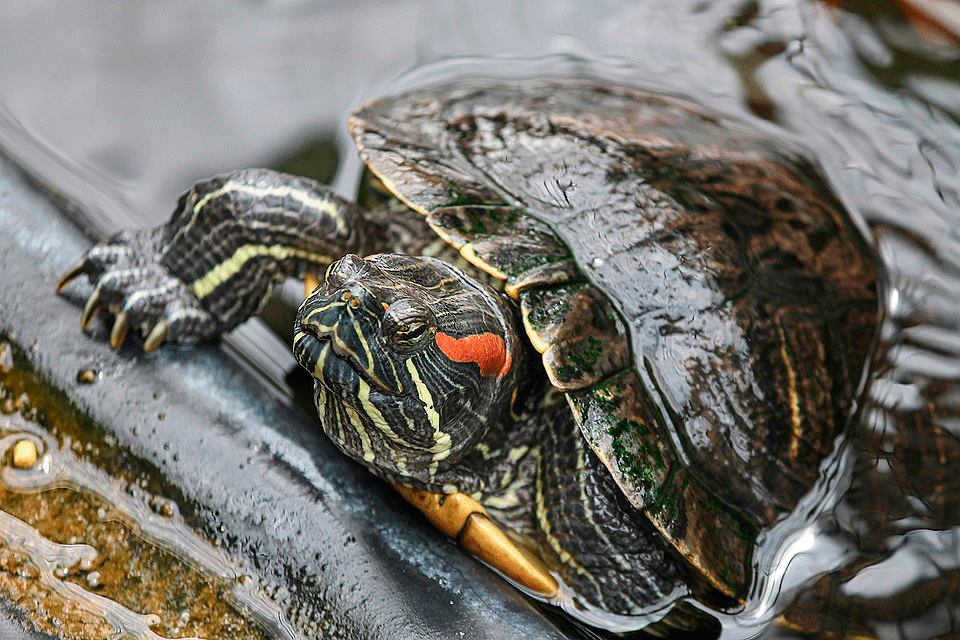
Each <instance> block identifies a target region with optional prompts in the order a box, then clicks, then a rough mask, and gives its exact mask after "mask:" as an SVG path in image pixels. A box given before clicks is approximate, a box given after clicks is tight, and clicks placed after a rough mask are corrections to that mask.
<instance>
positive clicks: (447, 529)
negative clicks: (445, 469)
mask: <svg viewBox="0 0 960 640" xmlns="http://www.w3.org/2000/svg"><path fill="white" fill-rule="evenodd" d="M393 487H394V488H395V489H396V490H397V491H398V492H399V493H400V495H401V496H403V497H404V499H406V500H407V502H409V503H410V504H412V505H413V506H415V507H416V508H417V509H420V511H422V512H423V514H424V515H425V516H427V520H429V521H430V523H431V524H432V525H433V526H435V527H436V528H437V529H439V530H440V531H442V532H443V533H445V534H446V535H448V536H450V537H451V538H455V539H456V540H457V542H458V543H459V544H460V546H461V547H463V548H464V549H466V550H467V551H468V552H470V553H472V554H473V555H475V556H476V557H478V558H480V559H481V560H483V561H484V562H485V563H487V564H488V565H490V566H491V567H493V568H494V569H497V570H498V571H500V572H501V573H502V574H504V575H505V576H507V578H509V579H510V580H513V581H514V582H516V583H517V584H519V585H521V586H523V587H525V588H527V589H529V590H530V591H532V592H534V593H536V594H538V595H541V596H543V597H545V598H552V597H554V596H555V595H557V591H558V590H559V586H558V584H557V581H556V579H554V577H553V576H551V575H550V573H549V572H548V571H547V570H546V568H545V567H543V566H542V565H541V564H540V563H539V562H537V561H536V559H535V558H531V557H530V555H528V554H527V553H525V552H524V551H523V550H522V549H520V547H518V546H517V545H516V544H515V543H514V542H513V541H512V540H510V538H508V537H507V534H505V533H504V532H503V530H502V529H500V527H499V526H497V525H496V523H494V522H493V520H491V519H490V517H489V515H488V514H487V510H486V509H484V508H483V505H481V504H480V503H479V502H477V501H476V500H474V499H473V498H471V497H470V496H468V495H466V494H464V493H451V494H443V493H431V492H429V491H424V490H422V489H410V488H409V487H401V486H398V485H393Z"/></svg>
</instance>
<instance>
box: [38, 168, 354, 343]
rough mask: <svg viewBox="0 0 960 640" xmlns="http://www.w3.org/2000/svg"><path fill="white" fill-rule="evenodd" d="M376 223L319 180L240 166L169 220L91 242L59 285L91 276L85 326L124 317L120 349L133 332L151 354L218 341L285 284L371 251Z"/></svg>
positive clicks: (207, 183)
mask: <svg viewBox="0 0 960 640" xmlns="http://www.w3.org/2000/svg"><path fill="white" fill-rule="evenodd" d="M368 229H369V225H367V224H365V223H363V222H362V218H361V217H360V213H359V211H358V210H357V209H356V207H355V206H354V205H352V204H351V203H349V202H346V201H344V200H342V199H340V198H339V197H337V196H336V195H334V194H333V193H332V192H330V190H329V189H327V188H326V187H325V186H323V185H320V184H318V183H316V182H314V181H312V180H308V179H305V178H298V177H295V176H289V175H285V174H280V173H277V172H274V171H269V170H265V169H247V170H242V171H235V172H232V173H228V174H223V175H220V176H215V177H213V178H210V179H208V180H203V181H200V182H198V183H196V184H195V185H194V186H193V187H192V188H191V189H190V190H189V191H187V192H186V193H184V194H183V196H181V198H180V200H179V203H178V205H177V207H176V209H175V210H174V213H173V216H172V217H171V219H170V221H169V222H167V223H166V224H164V225H161V226H160V227H158V228H156V229H150V230H141V231H135V232H131V231H123V232H120V233H118V234H116V235H115V236H113V237H112V238H110V239H109V240H107V241H106V242H103V243H100V244H98V245H96V246H94V247H92V248H91V249H90V250H89V251H88V252H87V253H86V255H85V256H84V257H83V258H82V259H81V260H80V262H78V263H77V264H76V265H74V267H72V268H71V269H69V270H68V271H67V272H66V273H65V274H64V275H63V277H61V279H60V281H59V282H58V283H57V290H58V291H60V290H61V289H62V288H63V287H65V286H67V285H68V284H69V283H70V282H71V281H72V280H74V279H75V278H77V277H79V276H81V275H86V276H87V277H88V278H89V279H90V280H91V282H93V284H94V290H93V293H92V294H91V296H90V298H89V299H88V301H87V304H86V306H85V308H84V313H83V316H82V320H81V323H82V325H83V327H84V328H86V327H87V325H89V323H90V322H91V321H92V319H93V317H94V316H96V315H98V314H99V313H100V312H101V311H109V312H111V313H114V314H116V319H115V321H114V324H113V330H112V331H111V344H112V345H113V346H114V347H118V346H119V345H120V344H122V343H123V341H124V339H125V338H126V336H127V334H128V333H129V331H130V330H132V329H134V330H138V331H139V332H141V333H142V334H143V335H144V337H145V338H146V340H145V343H144V347H145V349H146V350H148V351H149V350H152V349H155V348H156V347H158V346H159V345H160V344H161V343H163V342H199V341H204V340H210V339H213V338H216V337H217V336H219V335H220V334H221V333H223V332H225V331H228V330H230V329H232V328H233V327H235V326H236V325H238V324H240V323H241V322H243V321H244V320H246V319H247V318H249V317H250V316H252V315H253V314H255V313H256V312H257V311H258V310H259V308H260V307H261V306H262V304H263V302H264V301H265V300H266V298H267V297H268V296H269V294H270V292H271V290H272V288H273V285H274V284H276V283H277V282H279V281H281V280H283V279H284V278H286V277H291V276H293V277H302V276H303V275H304V274H305V273H306V272H307V271H322V270H323V269H324V268H326V266H327V265H328V264H329V263H330V262H331V261H332V260H333V259H335V258H337V257H339V256H340V255H342V254H344V253H347V252H354V251H364V250H365V249H366V248H367V247H366V244H365V242H366V235H367V232H368Z"/></svg>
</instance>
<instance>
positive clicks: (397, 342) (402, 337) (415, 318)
mask: <svg viewBox="0 0 960 640" xmlns="http://www.w3.org/2000/svg"><path fill="white" fill-rule="evenodd" d="M431 326H432V325H431V323H430V320H429V318H428V316H427V313H426V312H425V310H423V309H421V308H420V305H417V304H413V303H410V302H406V301H401V302H397V303H394V304H392V305H390V307H389V308H388V309H387V311H386V313H385V314H384V316H383V325H382V328H381V333H382V334H383V337H384V338H386V340H387V341H388V342H389V343H390V344H391V345H392V346H394V347H396V348H398V349H401V350H405V349H412V348H414V347H416V346H417V345H419V344H420V343H421V342H423V339H424V338H425V337H426V336H427V334H429V333H430V329H431Z"/></svg>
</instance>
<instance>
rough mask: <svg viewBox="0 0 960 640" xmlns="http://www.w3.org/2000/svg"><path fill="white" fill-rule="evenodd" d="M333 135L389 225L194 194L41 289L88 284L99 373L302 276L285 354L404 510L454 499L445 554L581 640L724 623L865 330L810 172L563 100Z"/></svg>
mask: <svg viewBox="0 0 960 640" xmlns="http://www.w3.org/2000/svg"><path fill="white" fill-rule="evenodd" d="M351 130H352V132H353V135H354V137H355V138H356V141H357V144H358V146H359V148H360V153H361V155H362V157H363V159H364V161H365V162H366V163H367V165H368V167H369V169H370V171H371V172H372V174H373V175H374V176H376V178H379V181H380V182H381V183H382V185H383V186H385V187H386V190H387V191H388V192H389V193H390V194H392V196H393V197H394V198H395V199H394V200H390V201H388V202H386V203H385V204H383V205H382V206H380V207H378V208H374V209H371V210H369V211H361V210H360V209H359V208H357V207H355V206H354V205H352V204H350V203H348V202H345V201H344V200H342V199H340V198H338V197H337V196H335V195H333V194H332V193H331V192H330V191H329V190H328V189H327V188H325V187H323V186H322V185H319V184H316V183H314V182H312V181H310V180H306V179H303V178H296V177H292V176H287V175H281V174H277V173H274V172H271V171H266V170H246V171H237V172H234V173H229V174H226V175H222V176H218V177H215V178H212V179H209V180H205V181H202V182H199V183H197V184H196V185H195V186H194V187H193V188H192V189H191V190H190V191H188V192H187V193H186V194H184V195H183V197H182V198H181V199H180V201H179V204H178V206H177V209H176V211H175V212H174V214H173V217H172V219H171V220H170V221H169V222H168V223H167V224H165V225H163V226H161V227H159V228H157V229H155V230H149V231H140V232H135V233H130V232H124V233H121V234H119V235H117V236H115V237H114V238H112V239H110V240H109V241H107V242H106V243H103V244H101V245H98V246H96V247H94V248H92V249H91V250H90V251H89V252H88V253H87V255H86V256H85V257H84V259H83V260H82V261H81V262H80V263H79V264H78V265H77V266H76V267H75V268H74V269H72V270H70V271H69V272H68V273H67V274H65V275H64V277H63V278H62V280H61V284H60V286H62V285H63V284H64V283H66V282H68V281H70V280H71V279H73V278H74V277H76V276H77V275H79V274H81V273H84V274H87V275H88V276H90V277H91V278H92V279H93V280H95V281H96V287H95V289H94V292H93V294H92V295H91V297H90V299H89V302H88V304H87V306H86V308H85V309H84V313H83V320H82V321H83V324H84V326H86V325H87V323H88V322H89V321H90V319H91V318H92V317H93V316H94V315H95V314H96V313H97V312H98V310H100V309H104V308H105V309H108V310H109V311H111V312H113V313H116V320H115V323H114V326H113V331H112V334H111V341H112V342H113V344H114V345H115V346H118V345H119V344H120V343H121V342H123V340H124V337H125V336H126V334H127V332H128V330H129V329H130V328H131V327H134V328H137V329H139V330H140V331H141V332H142V333H143V335H144V336H146V341H145V345H144V346H145V347H146V348H147V349H148V350H150V349H154V348H156V347H157V346H158V345H159V344H160V343H161V342H163V341H164V340H167V341H177V342H190V341H196V340H201V339H208V338H214V337H215V336H217V335H219V334H220V333H221V332H223V331H226V330H229V329H231V328H232V327H234V326H235V325H237V324H238V323H239V322H241V321H242V320H243V319H245V318H247V317H248V316H249V315H251V314H252V313H254V312H256V310H257V309H258V308H259V307H260V306H261V304H262V303H263V301H264V299H265V298H266V296H267V295H268V294H269V292H270V289H271V286H272V285H273V284H274V283H275V282H276V281H278V280H280V279H282V278H284V277H286V276H290V275H298V276H302V275H303V274H304V273H306V272H312V271H315V272H318V273H319V272H323V271H324V270H325V276H324V277H323V279H322V282H321V283H320V285H319V286H318V287H317V289H316V290H315V291H313V293H312V294H310V295H309V296H308V298H307V299H306V301H305V302H304V303H303V306H302V307H301V309H300V311H299V314H298V318H297V322H296V328H295V334H296V335H295V339H294V352H295V354H296V356H297V359H298V360H299V361H300V363H301V364H302V365H303V366H304V367H305V368H306V369H307V371H309V372H310V373H311V374H312V375H313V376H314V377H315V378H316V382H315V399H316V405H317V409H318V411H319V414H320V421H321V424H322V425H323V429H324V431H326V433H327V435H329V437H330V438H331V439H332V440H333V441H334V442H335V443H336V444H337V445H338V446H339V447H340V448H341V449H342V450H343V451H344V452H346V453H347V454H348V455H349V456H351V457H353V458H354V459H356V460H358V461H360V462H361V463H362V464H364V465H367V466H368V467H369V468H370V469H371V470H372V471H373V472H374V473H376V474H378V475H380V476H381V477H383V478H385V479H387V480H389V481H390V482H392V483H394V484H396V485H398V486H401V487H407V488H408V490H406V493H407V494H408V495H409V496H410V497H412V499H413V500H414V501H420V502H423V501H429V496H430V495H438V494H439V495H455V496H457V497H458V499H463V500H466V503H467V506H466V507H463V502H462V501H461V502H457V501H455V500H452V499H451V500H449V501H444V500H438V501H435V502H436V503H438V504H443V503H445V502H450V503H454V502H455V503H456V504H458V505H460V506H459V507H458V508H460V509H465V510H466V512H467V513H469V512H470V511H472V510H482V509H481V507H479V506H477V507H475V508H474V507H472V506H471V505H473V504H475V503H473V502H471V501H470V500H469V499H467V498H465V497H464V496H463V494H466V495H467V496H470V497H472V498H473V499H474V500H476V501H477V502H479V503H480V504H481V505H483V507H485V509H486V514H487V515H485V516H482V517H470V518H467V519H466V520H467V525H466V526H464V527H462V528H463V529H466V528H468V527H470V526H472V525H471V524H470V523H471V522H474V524H476V523H477V522H481V523H483V524H484V526H487V525H489V520H487V517H492V518H493V519H494V520H495V521H497V522H499V523H501V524H502V525H504V527H505V528H506V530H507V532H508V533H507V535H508V537H509V539H511V540H515V541H518V542H519V543H520V544H521V545H522V546H523V547H525V548H526V549H527V550H532V551H533V552H534V553H535V555H536V556H538V557H539V559H540V561H542V562H543V563H544V564H545V566H546V567H547V568H549V570H550V571H551V572H552V575H553V576H556V577H559V579H560V580H561V582H562V583H565V584H566V585H567V587H568V588H569V589H570V592H571V593H572V594H573V596H572V597H573V600H574V602H576V603H577V606H579V607H580V608H581V609H582V611H581V613H582V614H583V615H586V617H587V618H590V619H593V620H596V618H594V617H592V614H590V613H589V612H588V613H585V614H584V613H583V612H584V611H588V610H601V611H605V612H610V613H612V614H621V615H637V616H640V618H639V622H638V625H639V624H642V623H643V622H645V621H648V620H652V619H655V618H657V617H659V616H660V615H662V612H664V611H666V610H667V609H669V606H670V605H671V604H672V603H674V602H676V601H677V600H679V599H681V598H684V597H686V596H693V597H697V598H700V599H702V600H706V601H709V602H711V603H713V604H716V605H718V606H736V603H737V602H738V601H741V600H742V599H743V598H744V596H745V594H746V592H747V589H748V586H749V583H750V580H751V566H750V559H751V552H752V548H753V545H754V541H755V539H756V536H757V533H758V532H759V531H760V530H761V529H763V528H764V527H768V526H769V525H771V524H772V523H774V522H776V521H777V520H778V519H779V518H780V517H782V516H783V515H784V514H786V513H788V512H790V511H791V510H792V509H793V508H794V506H795V505H796V504H797V501H798V500H799V498H800V497H801V496H802V495H804V493H805V492H807V491H808V490H809V489H810V488H811V486H812V485H813V483H814V482H815V479H816V478H817V475H818V465H819V464H820V462H821V461H822V460H823V458H824V457H825V456H826V455H827V454H828V453H829V452H830V451H831V450H832V448H833V446H834V440H835V438H836V436H837V435H838V433H840V431H841V428H842V427H843V425H844V424H845V422H846V421H847V420H848V419H849V417H850V413H851V411H852V407H854V406H855V404H856V403H855V401H854V400H855V394H856V392H857V389H858V381H859V379H860V376H861V372H862V369H863V367H864V361H865V358H866V354H867V353H868V348H869V345H870V342H871V339H872V336H873V333H874V328H875V319H876V318H875V316H876V308H877V301H876V292H875V286H874V283H875V273H874V268H873V265H872V262H871V260H870V258H869V252H868V250H867V249H866V246H865V244H864V243H863V242H862V240H861V238H860V237H859V236H858V234H857V232H856V231H855V230H854V229H853V227H852V225H851V224H850V221H849V220H848V218H847V216H846V214H845V213H844V211H843V210H842V208H841V207H840V206H839V205H838V203H837V202H836V200H835V199H834V198H833V197H832V196H831V195H830V193H829V191H828V190H827V189H826V188H825V187H824V185H823V183H822V181H821V180H820V179H819V178H818V177H817V175H816V173H815V171H813V170H812V168H811V167H810V165H809V164H808V163H807V162H805V161H804V160H803V159H802V157H801V156H800V155H799V154H797V153H796V152H795V151H793V150H791V149H790V148H788V147H785V146H784V145H783V144H782V143H780V142H775V141H771V140H770V139H769V138H768V137H766V136H764V135H761V134H759V133H757V131H755V130H753V129H751V128H749V127H747V126H745V125H743V124H741V123H738V122H734V121H732V120H729V119H724V118H720V117H718V116H715V115H711V114H709V113H706V112H705V111H703V110H702V109H701V108H699V107H697V106H694V105H692V104H689V103H686V102H684V101H682V100H678V99H673V98H667V97H663V96H659V95H654V94H651V93H647V92H644V91H640V90H635V89H631V88H627V87H620V86H611V85H609V84H605V83H600V82H596V81H592V80H586V79H581V80H524V81H493V80H473V81H464V82H459V83H456V84H448V85H444V86H438V87H434V88H430V89H423V90H417V91H413V92H410V93H406V94H403V95H401V96H399V97H395V98H388V99H383V100H379V101H376V102H373V103H371V104H369V105H367V106H365V107H363V108H361V109H360V110H359V111H357V112H356V113H355V114H354V116H353V118H352V120H351ZM397 199H398V200H399V201H401V202H402V203H403V204H405V205H406V207H407V208H408V209H407V208H404V207H401V206H399V203H398V202H397ZM401 209H402V210H401ZM411 210H412V211H415V212H417V213H418V214H422V216H417V215H414V214H412V213H410V211H411ZM424 220H425V223H426V224H424ZM437 236H439V238H441V239H442V240H444V241H445V242H436V240H437ZM356 254H360V255H366V256H367V257H366V258H361V257H359V256H358V255H356ZM414 256H418V257H414ZM421 506H423V505H421ZM434 506H437V505H436V504H435V505H434ZM461 524H462V521H461ZM461 524H456V525H453V526H450V525H446V527H447V528H448V529H449V530H450V533H452V534H453V535H457V534H459V535H460V536H461V537H462V538H464V539H466V538H469V539H470V540H473V537H476V536H473V537H469V536H466V535H465V534H464V532H463V531H461V530H460V529H461ZM480 529H483V527H480V525H479V524H477V527H476V530H480ZM471 535H473V534H471ZM483 544H484V543H483V542H480V543H475V541H472V542H469V544H468V546H471V545H473V546H480V547H482V546H483ZM497 553H498V552H495V553H493V554H489V553H488V554H487V557H488V559H490V560H491V562H497V560H496V559H495V558H493V556H496V555H497ZM520 555H521V556H522V555H523V554H520ZM504 570H505V571H506V572H507V573H508V574H509V573H511V571H512V569H511V568H510V567H508V568H507V569H504ZM520 580H522V581H525V579H523V578H520ZM551 580H552V577H551V576H550V575H547V576H546V580H545V582H542V583H539V584H538V583H536V582H535V580H534V582H533V583H531V582H526V581H525V582H526V584H527V585H528V586H530V585H532V587H531V588H533V589H534V590H536V591H540V592H541V593H547V594H548V595H549V591H550V590H551V589H552V588H553V587H551V586H550V584H551ZM600 617H602V616H600Z"/></svg>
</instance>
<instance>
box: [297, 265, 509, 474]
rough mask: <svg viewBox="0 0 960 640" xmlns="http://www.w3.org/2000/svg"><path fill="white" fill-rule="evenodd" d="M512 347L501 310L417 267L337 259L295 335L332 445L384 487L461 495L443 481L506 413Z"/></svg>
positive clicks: (455, 275)
mask: <svg viewBox="0 0 960 640" xmlns="http://www.w3.org/2000/svg"><path fill="white" fill-rule="evenodd" d="M520 349H521V343H520V339H519V337H518V334H517V328H516V321H515V320H514V312H513V310H512V309H511V308H510V306H509V303H507V302H505V300H504V299H502V298H501V297H500V295H499V294H497V293H495V292H494V291H492V290H490V289H489V288H487V287H486V286H485V285H482V284H479V283H478V282H476V281H475V280H473V279H472V278H470V277H469V276H467V275H466V274H464V273H463V272H462V271H460V270H458V269H456V268H454V267H452V266H450V265H448V264H447V263H445V262H443V261H440V260H436V259H434V258H425V257H420V258H414V257H409V256H400V255H393V254H378V255H375V256H370V257H368V258H366V259H361V258H359V257H357V256H355V255H347V256H345V257H344V258H342V259H340V260H339V261H337V262H335V263H333V264H332V265H331V266H330V268H329V269H328V270H327V274H326V276H325V278H324V282H323V283H322V284H321V285H320V286H319V287H317V289H316V290H315V291H314V292H313V293H312V294H311V295H310V296H309V297H308V298H307V299H306V300H305V301H304V303H303V305H302V306H301V307H300V311H299V312H298V314H297V322H296V325H295V327H294V353H295V355H296V357H297V360H298V361H299V362H300V364H301V365H302V366H303V367H304V368H305V369H306V370H307V371H309V372H310V373H311V374H312V375H313V376H314V378H315V384H314V397H315V400H316V404H317V410H318V412H319V414H320V421H321V424H322V426H323V429H324V431H325V432H326V433H327V435H328V436H329V437H330V439H332V440H333V441H334V443H335V444H336V445H337V446H338V447H340V449H342V450H343V451H344V452H345V453H346V454H347V455H349V456H350V457H352V458H354V459H355V460H357V461H359V462H361V463H363V464H366V465H367V466H368V467H371V469H372V470H373V471H374V472H375V473H377V474H378V475H380V476H382V477H384V478H386V479H387V480H390V481H391V482H397V483H400V484H404V485H407V486H414V487H420V488H425V489H429V490H432V491H445V492H451V491H454V490H463V489H462V488H460V487H454V486H451V485H450V484H449V480H448V479H449V478H450V474H449V473H444V471H445V470H446V469H447V468H448V467H450V465H452V463H454V462H456V461H457V460H458V459H459V458H461V456H462V455H464V454H465V453H468V452H469V451H470V450H471V449H472V448H473V446H474V445H476V443H477V442H478V441H479V440H480V439H481V438H482V437H483V436H484V434H485V433H486V431H487V427H488V425H489V424H491V423H492V422H493V421H496V420H500V419H501V417H502V416H503V415H504V414H506V413H508V412H509V403H510V400H511V397H512V395H513V393H514V390H515V388H516V384H517V378H518V374H517V371H518V370H519V369H520V367H519V366H517V365H518V360H520Z"/></svg>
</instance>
